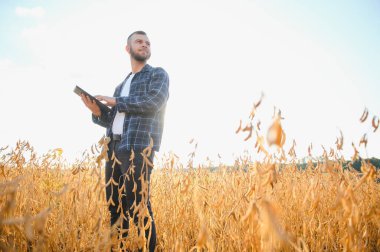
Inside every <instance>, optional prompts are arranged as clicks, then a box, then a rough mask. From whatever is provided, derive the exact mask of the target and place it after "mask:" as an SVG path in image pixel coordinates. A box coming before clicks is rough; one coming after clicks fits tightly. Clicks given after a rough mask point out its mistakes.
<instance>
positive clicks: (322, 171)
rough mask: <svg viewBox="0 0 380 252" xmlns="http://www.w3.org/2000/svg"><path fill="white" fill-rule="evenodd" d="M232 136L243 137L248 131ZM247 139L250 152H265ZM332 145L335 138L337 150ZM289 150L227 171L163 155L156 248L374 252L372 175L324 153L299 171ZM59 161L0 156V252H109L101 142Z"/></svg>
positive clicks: (155, 181) (25, 150)
mask: <svg viewBox="0 0 380 252" xmlns="http://www.w3.org/2000/svg"><path fill="white" fill-rule="evenodd" d="M252 118H253V116H252ZM272 128H274V129H275V130H274V135H275V136H274V138H273V141H274V142H275V143H277V144H278V145H279V146H282V144H281V142H283V138H284V134H283V131H282V129H281V126H280V124H279V120H277V121H276V120H275V121H274V124H273V127H272ZM240 130H242V132H244V131H250V132H249V135H252V127H251V128H249V127H248V129H247V127H246V128H244V129H242V127H239V129H238V130H237V132H239V131H240ZM256 134H257V141H256V148H257V150H258V151H261V152H265V151H266V150H265V147H264V146H263V145H262V140H263V139H262V137H260V136H259V135H258V133H257V132H256ZM279 137H280V138H279ZM269 138H270V137H269ZM268 141H270V140H268ZM103 144H104V143H103ZM342 144H343V136H342V138H341V139H338V140H337V151H338V150H339V148H341V145H342ZM103 146H104V145H103ZM293 147H294V146H293ZM293 147H292V149H290V150H289V152H288V153H287V158H285V157H284V156H281V155H280V156H279V157H277V158H275V157H274V156H270V154H269V153H266V154H268V155H269V156H268V158H266V159H265V160H263V161H262V162H250V161H249V159H248V158H240V159H238V160H236V163H235V165H234V166H232V167H231V166H230V167H227V166H224V165H222V164H221V165H219V166H218V167H214V168H213V169H211V167H192V160H191V155H190V161H189V163H188V165H187V166H186V165H185V166H184V165H182V164H181V163H179V162H178V160H177V158H176V156H175V155H169V156H166V157H165V158H164V160H163V162H162V164H161V165H160V167H155V168H154V170H153V173H152V179H151V201H152V206H153V212H154V219H155V222H156V228H157V248H156V250H157V251H341V250H344V251H376V250H378V249H379V248H380V207H379V206H380V184H379V183H378V181H379V172H378V171H376V168H375V167H374V166H373V165H371V164H370V163H369V162H366V161H363V162H362V170H361V172H357V171H355V170H354V169H352V168H350V165H348V167H347V168H346V169H343V166H344V164H345V161H344V159H343V158H342V157H341V158H337V157H338V156H337V155H336V153H337V152H334V151H333V150H331V151H330V153H329V154H328V153H327V152H325V153H324V159H323V160H322V161H318V162H312V161H310V162H309V163H308V164H307V167H306V169H299V167H297V163H296V162H295V159H291V158H289V157H294V156H295V153H294V149H293ZM280 153H282V154H283V155H285V154H284V152H283V151H282V152H281V151H280ZM61 154H62V150H61V149H55V150H52V151H50V152H48V153H46V154H44V155H42V156H38V155H37V154H36V153H35V151H34V150H33V148H32V147H31V146H30V144H29V143H28V142H24V141H20V142H18V143H17V146H16V147H15V148H14V149H10V148H3V149H1V152H0V158H1V159H0V250H1V251H27V250H29V251H110V249H111V246H112V245H113V246H114V247H115V246H116V248H117V246H118V244H120V241H119V236H118V235H117V233H118V232H117V230H116V229H114V228H113V229H111V228H110V227H109V213H108V209H107V202H106V199H105V184H106V183H105V181H104V168H103V164H102V162H103V161H102V158H104V149H102V142H100V143H98V144H96V145H94V146H92V148H91V149H89V150H88V151H85V152H84V153H83V156H82V159H80V160H77V161H76V162H74V163H73V164H67V163H66V162H64V161H62V157H61ZM353 158H355V157H353ZM310 160H312V159H310ZM143 210H144V209H143ZM143 210H142V211H143ZM144 239H145V238H144V236H143V235H142V236H139V235H138V233H137V231H136V228H135V227H132V230H131V235H130V236H129V237H128V238H127V239H126V240H123V241H122V242H123V243H124V246H126V247H128V248H129V249H130V250H131V251H136V250H137V248H138V247H141V244H143V243H144ZM115 251H116V250H115Z"/></svg>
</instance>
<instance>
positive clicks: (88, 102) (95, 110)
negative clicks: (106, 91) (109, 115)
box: [80, 94, 102, 117]
mask: <svg viewBox="0 0 380 252" xmlns="http://www.w3.org/2000/svg"><path fill="white" fill-rule="evenodd" d="M80 97H81V98H82V101H83V103H84V104H85V105H86V107H87V108H89V109H90V110H91V112H92V113H93V114H94V116H98V117H99V116H100V115H101V114H102V112H101V111H100V108H99V106H98V105H97V104H96V102H95V101H93V100H91V99H90V98H89V97H88V96H87V95H84V94H81V95H80Z"/></svg>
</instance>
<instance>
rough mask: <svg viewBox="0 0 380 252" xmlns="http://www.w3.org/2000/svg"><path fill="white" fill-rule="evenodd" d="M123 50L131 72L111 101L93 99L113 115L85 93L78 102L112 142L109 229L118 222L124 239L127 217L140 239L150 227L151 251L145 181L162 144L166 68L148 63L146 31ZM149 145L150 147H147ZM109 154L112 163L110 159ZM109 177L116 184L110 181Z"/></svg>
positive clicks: (108, 165) (107, 170)
mask: <svg viewBox="0 0 380 252" xmlns="http://www.w3.org/2000/svg"><path fill="white" fill-rule="evenodd" d="M125 49H126V51H127V52H128V54H129V55H130V61H131V67H132V72H131V73H129V75H128V76H127V77H126V79H125V80H124V81H123V82H122V83H121V84H120V85H118V86H117V87H116V90H115V92H114V95H113V97H107V96H96V98H97V99H98V100H100V101H102V102H103V103H105V104H106V105H108V106H110V107H111V108H112V111H111V112H109V113H106V112H102V111H101V110H100V109H99V107H98V106H97V105H96V103H95V102H94V101H92V100H91V99H89V97H87V96H85V95H82V100H83V102H84V104H85V105H86V106H87V107H88V108H89V109H90V110H91V112H92V119H93V122H94V123H96V124H98V125H100V126H102V127H106V128H107V136H108V137H110V139H111V141H110V142H109V144H108V148H109V150H108V157H109V161H107V162H106V168H105V173H106V174H105V175H106V183H107V186H106V197H107V201H108V202H109V211H110V213H111V225H114V224H115V223H116V222H117V221H118V220H119V218H121V221H120V222H121V227H120V229H121V233H122V234H123V237H126V236H127V235H128V232H127V230H128V228H129V218H133V220H134V223H135V224H136V225H137V226H138V227H139V229H138V230H139V238H141V235H142V238H144V234H141V232H140V230H141V228H142V227H143V226H145V227H149V228H148V229H147V230H146V231H145V238H146V241H148V240H149V244H148V247H149V251H154V248H155V246H156V228H155V224H154V219H153V213H152V208H151V204H150V199H149V183H150V175H151V171H152V168H153V167H151V166H152V164H153V156H154V152H155V151H159V149H160V144H161V138H162V131H163V126H164V114H165V107H166V102H167V100H168V98H169V77H168V74H167V73H166V71H165V70H164V69H162V68H159V67H158V68H154V67H152V66H150V65H148V64H147V60H148V59H149V58H150V55H151V51H150V41H149V39H148V37H147V35H146V33H145V32H143V31H136V32H133V33H132V34H131V35H130V36H129V37H128V40H127V45H126V48H125ZM151 141H152V142H153V146H152V145H150V144H151ZM149 146H151V148H152V151H151V154H150V156H149V155H147V152H149V151H147V147H149ZM144 149H146V151H145V152H144ZM148 149H149V148H148ZM113 153H114V155H115V157H116V160H115V159H114V160H112V157H113ZM148 154H149V153H148ZM144 156H145V158H144ZM147 156H149V157H147ZM116 161H119V162H116ZM120 162H121V163H120ZM149 163H151V164H150V165H148V164H149ZM112 179H113V181H114V182H115V183H112V182H110V183H109V181H110V180H111V181H112ZM146 209H147V210H148V211H146ZM148 212H149V214H148Z"/></svg>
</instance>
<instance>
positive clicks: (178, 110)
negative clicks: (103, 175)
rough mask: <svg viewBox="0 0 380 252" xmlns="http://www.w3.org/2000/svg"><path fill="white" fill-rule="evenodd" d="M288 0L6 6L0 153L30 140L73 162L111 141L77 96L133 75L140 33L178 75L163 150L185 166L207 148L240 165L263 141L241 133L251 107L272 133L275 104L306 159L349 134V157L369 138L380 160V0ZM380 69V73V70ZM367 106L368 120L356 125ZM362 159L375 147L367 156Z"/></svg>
mask: <svg viewBox="0 0 380 252" xmlns="http://www.w3.org/2000/svg"><path fill="white" fill-rule="evenodd" d="M297 3H298V4H295V2H289V3H288V4H284V3H283V2H280V1H271V2H260V1H248V0H237V1H169V0H168V1H166V0H156V1H152V0H148V1H147V0H146V1H117V0H112V1H100V0H98V1H85V0H84V1H81V2H79V3H78V2H77V3H71V2H70V1H68V2H67V4H65V6H63V5H62V3H61V5H59V3H58V1H53V2H50V3H47V2H45V1H42V0H39V1H38V0H36V1H15V2H13V3H2V4H0V5H1V8H2V13H0V14H4V15H0V16H2V17H0V22H1V25H0V28H1V34H0V105H1V111H2V113H1V114H2V117H1V118H2V119H1V124H0V132H1V133H0V134H1V137H0V146H5V145H8V144H10V145H11V146H14V144H15V142H16V141H17V139H25V140H29V141H30V143H31V144H32V145H33V146H35V148H36V150H37V151H38V152H39V153H43V152H46V151H47V150H48V149H53V148H57V147H61V148H63V149H64V155H65V156H66V157H67V158H69V159H72V158H74V157H80V155H81V153H82V151H83V150H84V149H86V148H88V147H89V146H91V144H93V143H95V142H97V140H98V139H99V138H100V137H101V136H102V134H104V132H105V130H104V129H103V128H101V127H98V126H97V125H95V124H93V123H92V122H91V117H90V113H89V111H88V110H87V109H86V108H85V106H84V105H83V104H82V102H81V100H80V98H79V97H78V96H76V95H75V94H74V93H73V91H72V90H73V88H74V87H75V85H79V86H81V87H82V88H84V89H85V90H88V91H89V92H90V93H93V94H103V95H112V93H113V90H114V88H115V86H116V85H117V84H119V83H120V82H121V81H122V80H123V79H124V78H125V76H126V75H127V74H128V72H129V71H130V63H129V56H128V54H127V53H126V52H125V50H124V46H125V42H126V37H127V36H128V35H129V34H130V33H131V32H133V31H135V30H144V31H146V32H147V33H148V36H149V38H150V40H151V43H152V57H151V60H150V61H149V64H151V65H153V66H161V67H163V68H165V69H166V70H167V72H168V73H169V76H170V99H169V102H168V105H167V112H166V121H165V131H164V136H163V142H162V151H161V152H160V155H162V154H163V153H167V152H169V151H174V152H175V153H177V154H178V155H179V156H180V157H181V158H182V161H183V162H184V163H185V162H186V161H187V154H188V153H189V152H191V151H192V149H193V145H190V144H189V140H190V139H191V138H195V139H196V141H197V142H198V150H197V157H198V160H204V159H205V158H206V156H208V157H210V158H211V159H213V160H217V154H218V153H220V155H221V156H222V161H223V162H226V163H231V162H232V161H233V158H234V157H236V156H238V155H240V154H242V153H243V151H244V150H245V149H248V150H249V151H253V146H254V143H255V139H251V140H250V141H248V142H243V139H244V137H245V135H242V134H239V135H235V133H234V131H235V129H236V128H237V126H238V124H239V120H240V119H242V120H243V122H244V123H246V122H248V115H249V112H250V109H251V106H252V104H253V102H255V101H257V100H258V99H259V97H260V94H261V92H264V94H265V98H264V100H263V103H262V106H261V107H260V108H259V111H258V114H257V117H258V119H260V120H261V122H262V126H263V133H264V132H265V130H266V129H267V128H268V126H269V124H270V122H271V117H272V114H273V107H274V106H276V107H278V108H280V109H281V110H282V115H283V116H284V118H285V120H283V122H282V123H283V126H284V129H285V132H286V134H287V139H288V140H287V143H286V145H285V149H286V150H288V149H289V147H290V145H291V142H292V139H296V141H297V148H296V151H297V154H298V156H304V155H306V151H307V146H308V145H309V144H310V143H313V146H314V147H315V148H314V154H315V155H321V153H322V150H321V148H320V146H321V144H323V145H324V146H325V147H326V148H329V147H334V146H335V145H334V142H335V139H336V137H337V136H339V130H340V129H341V130H342V131H343V134H344V136H345V145H344V150H345V153H346V154H347V155H348V156H350V155H352V154H353V149H352V147H351V142H352V141H354V143H355V144H356V145H358V143H359V140H360V138H361V136H362V135H363V134H364V133H368V138H369V142H368V147H367V152H368V156H370V157H371V156H377V157H379V156H380V155H379V154H380V141H379V134H380V133H379V132H380V130H378V131H377V132H376V133H372V131H371V126H370V125H371V123H370V120H371V119H372V117H373V116H374V115H377V116H380V102H379V101H378V98H377V96H378V95H377V94H378V93H379V92H378V91H379V83H378V82H379V77H380V74H379V71H378V66H379V63H380V55H379V51H380V50H379V49H380V47H379V46H378V45H379V44H380V35H379V34H380V30H379V28H380V18H379V17H378V15H376V13H379V12H378V11H379V10H380V7H379V4H378V3H376V2H374V1H361V2H360V3H359V2H356V3H351V2H350V3H349V2H345V1H341V2H340V3H339V2H337V3H334V4H331V3H329V1H322V2H320V3H313V2H312V1H310V2H307V1H306V2H303V3H302V5H300V3H299V2H297ZM376 66H377V67H376ZM364 107H367V108H368V109H369V112H370V115H369V119H367V121H366V122H365V123H364V124H361V123H359V118H360V116H361V114H362V112H363V110H364ZM360 150H361V154H362V155H363V156H365V151H364V149H363V148H360Z"/></svg>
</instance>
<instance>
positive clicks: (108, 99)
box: [95, 95, 116, 107]
mask: <svg viewBox="0 0 380 252" xmlns="http://www.w3.org/2000/svg"><path fill="white" fill-rule="evenodd" d="M95 98H96V99H98V100H99V101H104V104H106V105H107V106H110V107H114V106H115V105H116V98H115V97H109V96H103V95H97V96H95Z"/></svg>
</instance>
